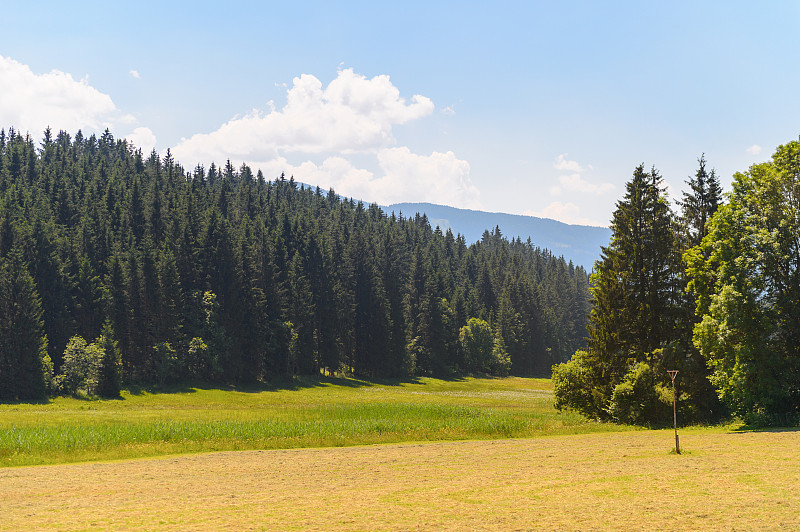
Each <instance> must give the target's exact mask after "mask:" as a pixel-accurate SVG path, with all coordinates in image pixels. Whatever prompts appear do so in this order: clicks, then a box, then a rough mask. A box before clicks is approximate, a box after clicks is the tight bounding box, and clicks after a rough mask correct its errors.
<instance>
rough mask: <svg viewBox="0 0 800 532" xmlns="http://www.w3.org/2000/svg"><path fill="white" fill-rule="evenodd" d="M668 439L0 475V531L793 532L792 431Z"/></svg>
mask: <svg viewBox="0 0 800 532" xmlns="http://www.w3.org/2000/svg"><path fill="white" fill-rule="evenodd" d="M671 438H672V433H671V432H669V431H641V432H628V433H604V434H591V435H578V436H558V437H548V438H533V439H526V440H501V441H466V442H448V443H424V444H401V445H381V446H367V447H349V448H327V449H298V450H278V451H245V452H223V453H211V454H202V455H188V456H173V457H167V458H161V459H141V460H133V461H121V462H107V463H86V464H73V465H59V466H39V467H20V468H6V469H0V529H2V530H39V529H57V530H76V529H77V530H82V529H85V530H98V529H114V530H121V529H122V530H124V529H139V530H141V529H144V530H170V529H173V530H209V529H214V530H292V529H297V530H335V529H341V530H434V529H436V530H442V529H445V530H446V529H452V530H530V529H536V530H539V529H544V530H556V529H558V530H593V529H618V530H631V529H650V530H653V529H656V530H657V529H665V530H666V529H680V530H753V529H759V530H764V529H774V530H780V529H787V530H798V529H800V460H798V458H800V455H799V453H800V432H798V431H787V432H763V433H711V432H709V431H698V432H689V433H687V434H683V435H682V437H681V444H682V447H683V448H684V449H685V450H686V452H685V454H683V455H681V456H676V455H674V454H669V450H670V446H671V443H672V439H671Z"/></svg>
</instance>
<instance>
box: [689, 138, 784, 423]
mask: <svg viewBox="0 0 800 532" xmlns="http://www.w3.org/2000/svg"><path fill="white" fill-rule="evenodd" d="M728 199H729V201H728V204H726V205H724V206H722V207H720V208H719V210H718V211H717V213H716V214H715V215H714V217H713V218H712V219H711V223H710V225H709V231H708V235H706V237H705V238H704V239H703V241H702V243H701V244H700V245H699V246H697V247H694V248H692V249H691V250H689V251H688V252H687V253H686V262H687V273H688V275H689V278H690V284H689V288H690V289H691V290H692V291H693V292H694V294H695V295H696V296H697V314H698V316H700V317H701V321H700V323H699V324H697V326H696V327H695V330H694V342H695V345H696V346H697V347H698V349H699V350H700V352H701V353H702V355H703V356H704V357H705V358H706V360H708V363H709V365H710V367H711V368H712V371H713V372H712V374H711V377H710V378H711V381H712V382H713V383H714V385H715V386H716V388H717V390H718V391H719V395H720V398H721V399H722V400H723V402H724V403H725V404H726V405H728V407H729V408H730V409H731V411H732V412H733V413H734V414H737V415H740V416H742V417H744V418H745V419H747V420H749V421H751V422H754V423H767V424H774V423H779V424H783V423H793V422H796V421H797V419H798V417H800V305H798V301H800V246H798V241H800V141H793V142H790V143H788V144H785V145H782V146H779V147H778V149H777V150H776V152H775V154H774V155H773V157H772V160H771V161H769V162H766V163H762V164H757V165H753V166H751V167H750V169H749V170H748V171H747V172H744V173H737V174H736V175H735V176H734V181H733V191H732V192H731V193H730V195H729V197H728Z"/></svg>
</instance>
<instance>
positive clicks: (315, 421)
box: [0, 378, 630, 466]
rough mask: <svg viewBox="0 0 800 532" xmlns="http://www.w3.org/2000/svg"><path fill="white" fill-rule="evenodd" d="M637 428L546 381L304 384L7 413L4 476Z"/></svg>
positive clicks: (139, 396) (136, 396) (0, 444)
mask: <svg viewBox="0 0 800 532" xmlns="http://www.w3.org/2000/svg"><path fill="white" fill-rule="evenodd" d="M622 430H630V429H627V428H624V427H620V426H616V425H611V424H601V423H595V422H591V421H587V420H585V419H584V418H582V417H581V416H579V415H577V414H574V413H571V412H558V411H556V410H555V409H554V408H553V400H552V386H551V382H550V381H549V380H547V379H525V378H505V379H474V378H467V379H461V380H437V379H426V378H422V379H418V380H414V381H412V382H388V383H375V382H367V381H362V380H357V379H344V378H318V379H310V378H300V379H295V380H293V381H288V382H286V383H284V385H272V386H268V387H259V388H246V389H228V390H221V389H207V388H203V387H186V388H168V389H161V390H146V389H133V390H128V391H124V392H123V393H122V396H121V398H120V399H115V400H82V399H77V398H68V397H58V398H54V399H52V400H50V401H49V402H47V403H41V404H4V405H0V466H22V465H37V464H58V463H68V462H79V461H90V460H115V459H124V458H138V457H145V456H159V455H167V454H180V453H196V452H206V451H222V450H245V449H289V448H300V447H340V446H351V445H363V444H374V443H398V442H411V441H448V440H449V441H452V440H475V439H484V440H485V439H500V438H529V437H536V436H549V435H558V434H577V433H587V432H606V431H622Z"/></svg>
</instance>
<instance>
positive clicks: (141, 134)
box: [125, 127, 156, 156]
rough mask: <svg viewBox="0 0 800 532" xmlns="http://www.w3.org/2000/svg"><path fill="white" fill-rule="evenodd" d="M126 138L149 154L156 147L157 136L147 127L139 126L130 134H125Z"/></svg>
mask: <svg viewBox="0 0 800 532" xmlns="http://www.w3.org/2000/svg"><path fill="white" fill-rule="evenodd" d="M125 139H126V140H127V141H129V142H132V143H133V144H134V146H136V147H137V148H141V149H142V153H143V154H144V155H145V156H147V155H149V154H150V152H151V151H153V148H155V147H156V136H155V134H154V133H153V132H152V131H151V130H150V128H146V127H137V128H136V129H134V130H133V132H131V133H130V134H128V135H126V136H125Z"/></svg>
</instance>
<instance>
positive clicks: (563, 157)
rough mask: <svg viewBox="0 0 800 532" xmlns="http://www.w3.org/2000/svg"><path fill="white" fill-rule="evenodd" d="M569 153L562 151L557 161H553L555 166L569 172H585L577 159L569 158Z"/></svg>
mask: <svg viewBox="0 0 800 532" xmlns="http://www.w3.org/2000/svg"><path fill="white" fill-rule="evenodd" d="M567 155H569V154H567V153H562V154H560V155H559V156H558V157H556V161H555V162H554V163H553V168H555V169H556V170H561V171H567V172H583V171H584V168H583V167H582V166H581V165H580V164H578V163H577V162H576V161H569V160H567Z"/></svg>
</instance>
